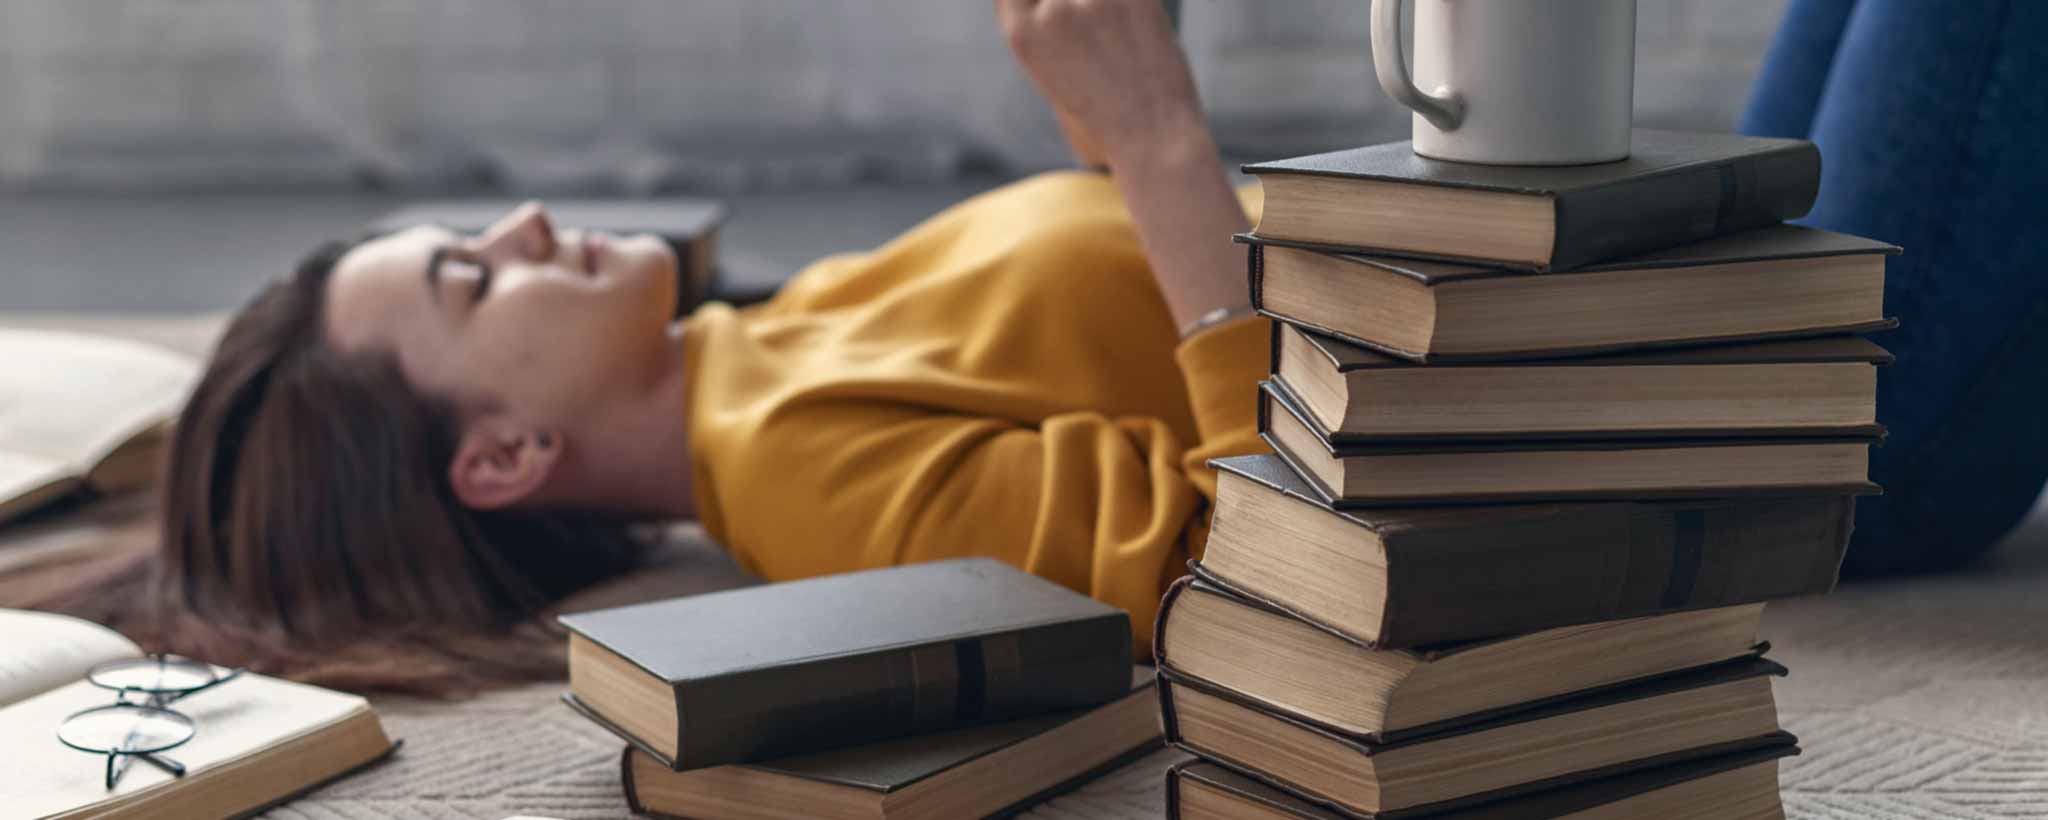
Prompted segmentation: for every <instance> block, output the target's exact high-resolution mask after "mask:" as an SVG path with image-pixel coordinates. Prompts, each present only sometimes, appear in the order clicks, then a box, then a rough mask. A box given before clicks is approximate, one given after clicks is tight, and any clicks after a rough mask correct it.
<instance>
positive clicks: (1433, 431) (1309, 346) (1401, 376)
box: [1272, 322, 1892, 444]
mask: <svg viewBox="0 0 2048 820" xmlns="http://www.w3.org/2000/svg"><path fill="white" fill-rule="evenodd" d="M1891 361H1892V357H1891V354H1890V353H1887V352H1885V349H1884V348H1882V347H1878V346H1877V345H1875V344H1873V343H1871V342H1870V341H1869V340H1867V339H1864V338H1862V337H1859V336H1827V337H1822V338H1817V339H1798V340H1792V341H1776V342H1760V343H1755V344H1740V345H1719V346H1714V347H1696V348H1686V349H1678V350H1660V351H1652V352H1639V353H1625V354H1615V355H1604V356H1586V357H1580V358H1571V359H1544V360H1538V361H1529V362H1517V363H1515V364H1512V365H1504V364H1438V365H1418V364H1415V363H1413V362H1409V361H1407V360H1404V359H1397V358H1394V357H1392V356H1386V355H1383V354H1380V353H1376V352H1373V351H1372V350H1370V349H1367V348H1364V347H1360V346H1358V345H1354V344H1351V343H1349V342H1345V341H1343V340H1341V339H1336V338H1332V337H1329V336H1324V335H1322V334H1319V333H1315V332H1313V331H1307V330H1302V329H1300V328H1297V327H1294V326H1292V325H1289V324H1287V323H1285V322H1275V323H1273V367H1272V370H1273V381H1274V382H1275V383H1277V384H1280V385H1282V386H1284V387H1285V388H1286V389H1285V390H1284V391H1282V392H1285V393H1287V394H1290V395H1292V396H1294V397H1295V398H1296V399H1297V400H1298V401H1299V402H1300V403H1301V408H1302V409H1303V410H1304V411H1307V414H1308V416H1309V417H1310V418H1311V419H1313V420H1314V421H1315V422H1316V424H1317V426H1319V427H1320V428H1321V429H1324V430H1327V431H1329V438H1330V440H1331V441H1332V442H1335V443H1339V444H1342V443H1351V442H1366V441H1382V440H1397V439H1436V440H1450V439H1536V438H1607V439H1620V438H1673V437H1699V438H1710V437H1721V436H1726V437H1778V436H1879V435H1883V433H1884V428H1883V426H1881V425H1879V424H1877V371H1878V368H1879V367H1881V366H1884V365H1887V364H1890V363H1891Z"/></svg>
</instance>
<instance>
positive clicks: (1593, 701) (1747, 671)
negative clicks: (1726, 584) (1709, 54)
mask: <svg viewBox="0 0 2048 820" xmlns="http://www.w3.org/2000/svg"><path fill="white" fill-rule="evenodd" d="M1785 674H1786V670H1785V667H1783V666H1781V665H1779V664H1777V663H1775V662H1772V661H1768V660H1763V659H1760V658H1758V659H1747V660H1737V661H1732V662H1729V663H1724V664H1716V665H1714V666H1710V667H1705V668H1702V669H1696V670H1693V671H1690V672H1687V673H1684V674H1678V675H1670V676H1666V677H1662V678H1657V679H1654V680H1650V681H1647V682H1644V683H1641V684H1638V685H1635V686H1629V687H1622V688H1616V689H1604V690H1601V691H1598V692H1592V693H1588V694H1586V695H1584V696H1582V697H1575V698H1567V699H1561V700H1556V701H1552V702H1549V703H1546V704H1544V705H1541V706H1538V707H1536V708H1531V709H1525V710H1518V711H1513V712H1510V713H1507V714H1505V715H1503V716H1501V717H1498V718H1495V719H1493V720H1489V721H1485V722H1481V723H1463V724H1458V725H1455V726H1450V727H1448V728H1445V729H1443V730H1441V731H1436V732H1431V733H1426V734H1416V735H1404V736H1403V737H1401V738H1399V739H1396V740H1391V741H1386V742H1373V741H1371V740H1369V739H1366V738H1362V737H1359V736H1356V735H1351V734H1349V733H1346V732H1343V731H1341V730H1338V729H1335V728H1332V727H1329V726H1324V725H1321V724H1318V723H1314V722H1311V721H1305V720H1301V719H1299V718H1295V717H1291V716H1288V715H1285V714H1279V713H1274V712H1268V711H1266V710H1264V709H1262V708H1261V707H1260V706H1259V705H1258V703H1257V702H1256V701H1252V700H1248V699H1246V698H1245V697H1244V696H1243V695H1241V694H1240V693H1237V692H1234V691H1231V690H1229V689H1226V688H1223V687H1220V686H1216V685H1214V684H1211V683H1208V682H1207V681H1203V680H1202V679H1200V678H1196V677H1192V676H1188V675H1181V674H1175V673H1174V672H1173V671H1172V670H1170V669H1161V670H1160V673H1159V684H1158V694H1159V711H1160V721H1161V723H1162V724H1163V725H1164V727H1165V730H1166V741H1167V742H1168V743H1170V744H1173V745H1174V746H1175V747H1177V748H1180V749H1182V750H1183V751H1186V752H1189V753H1191V754H1194V755H1197V756H1200V757H1202V758H1203V759H1205V760H1209V761H1211V762H1214V763H1217V764H1220V765H1223V766H1225V767H1227V768H1230V769H1232V770H1235V771H1237V772H1239V773H1241V774H1245V775H1248V776H1252V777H1255V778H1258V779H1261V780H1265V781H1267V782H1270V783H1273V784H1274V785H1276V786H1279V787H1281V788H1285V789H1288V790H1290V791H1296V790H1299V787H1298V786H1296V785H1295V784H1292V783H1288V782H1286V781H1285V780H1284V778H1285V777H1286V776H1287V774H1288V773H1286V772H1266V771H1262V770H1261V769H1260V768H1259V767H1258V766H1257V765H1256V763H1255V762H1251V761H1234V760H1228V759H1224V758H1222V757H1219V756H1217V755H1215V754H1212V753H1210V752H1209V751H1207V750H1205V749H1203V748H1201V747H1200V746H1199V745H1198V744H1192V743H1190V742H1189V741H1188V740H1187V739H1186V738H1185V737H1184V736H1183V735H1182V733H1181V729H1180V725H1179V716H1178V713H1177V711H1176V707H1175V701H1174V697H1175V691H1176V690H1177V689H1180V688H1185V689H1188V690H1192V691H1196V692H1200V693H1202V694H1205V695H1209V696H1211V697H1215V698H1219V699H1221V700H1223V701H1225V702H1227V703H1231V704H1235V705H1236V706H1239V707H1242V708H1244V709H1249V710H1252V711H1254V712H1258V713H1260V714H1263V715H1265V716H1267V717H1270V718H1272V719H1273V720H1277V721H1280V722H1281V723H1284V724H1286V725H1288V726H1290V727H1292V728H1294V729H1298V730H1301V731H1305V732H1307V733H1310V734H1312V735H1314V736H1315V737H1317V738H1319V739H1321V740H1323V741H1327V742H1329V743H1333V744H1335V745H1336V746H1339V747H1342V748H1344V749H1346V750H1347V751H1349V752H1352V753H1354V754H1355V755H1356V756H1357V761H1356V763H1357V764H1358V765H1363V764H1364V763H1365V759H1366V758H1370V757H1372V756H1374V755H1377V754H1381V753H1383V752H1387V751H1390V750H1393V749H1398V748H1402V747H1406V746H1413V745H1419V744H1424V743H1429V742H1432V741H1437V740H1442V739H1445V738H1451V737H1458V736H1461V735H1467V734H1475V733H1480V732H1487V731H1492V730H1495V729H1501V728H1504V727H1508V726H1513V725H1515V724H1521V723H1529V722H1533V721H1539V720H1544V719H1546V718H1553V717H1559V716H1563V715H1569V714H1573V713H1577V712H1584V711H1589V710H1594V709H1600V708H1602V707H1607V706H1613V705H1616V704H1621V703H1626V702H1629V701H1635V700H1642V699H1647V698H1655V697H1660V696H1664V695H1670V694H1674V693H1678V692H1683V691H1686V690H1691V689H1700V688H1705V687H1711V686H1718V685H1723V684H1728V683H1732V682H1734V681H1738V680H1743V679H1747V678H1754V677H1759V676H1766V675H1768V676H1777V677H1782V676H1784V675H1785ZM1797 743H1798V738H1797V737H1794V736H1793V735H1792V734H1791V733H1789V732H1785V731H1783V730H1779V731H1774V732H1771V733H1768V734H1763V735H1758V736H1756V737H1750V738H1742V739H1737V740H1729V741H1725V742H1720V743H1715V744H1712V745H1708V746H1704V747H1699V748H1693V749H1685V750H1681V751H1676V752H1669V753H1664V754H1656V755H1651V756H1649V757H1644V758H1639V759H1636V760H1629V761H1626V762H1622V763H1616V764H1612V765H1607V766H1600V767H1597V768H1592V769H1587V770H1583V771H1577V772H1571V773H1568V774H1563V775H1558V776H1555V777H1549V778H1545V779H1542V780H1536V781H1532V782H1528V783H1518V784H1515V785H1511V786H1504V787H1501V788H1496V789H1489V790H1486V791H1481V792H1475V793H1472V794H1468V795H1464V796H1461V797H1456V798H1452V799H1449V800H1441V801H1436V802H1431V803H1426V804H1421V805H1415V806H1409V807H1405V808H1399V809H1394V810H1389V811H1380V812H1375V813H1372V814H1371V815H1370V816H1371V817H1374V818H1386V819H1387V820H1391V819H1392V818H1401V817H1414V816H1426V815H1432V814H1435V813H1438V812H1445V811H1450V810H1454V809H1459V808H1465V807H1469V806H1476V805H1481V804H1485V803H1491V802H1494V801H1497V800H1501V799H1504V798H1509V797H1514V796H1516V795H1522V794H1530V793H1535V792H1540V791H1544V790H1548V789H1552V788H1557V787H1560V786H1567V785H1572V784H1577V783H1586V782H1590V781H1596V780H1600V779H1602V778H1607V777H1612V776H1615V775H1620V774H1626V773H1630V772H1637V771H1643V770H1646V769H1653V768H1657V767H1661V766H1665V765H1669V764H1673V763H1679V762H1684V761H1692V760H1699V759H1703V758H1709V757H1714V756H1718V755H1723V754H1730V753H1737V752H1745V751H1752V750H1758V749H1765V748H1772V747H1777V746H1791V745H1795V744H1797ZM1333 765H1335V766H1340V767H1341V766H1343V765H1345V764H1344V763H1342V762H1335V763H1333Z"/></svg>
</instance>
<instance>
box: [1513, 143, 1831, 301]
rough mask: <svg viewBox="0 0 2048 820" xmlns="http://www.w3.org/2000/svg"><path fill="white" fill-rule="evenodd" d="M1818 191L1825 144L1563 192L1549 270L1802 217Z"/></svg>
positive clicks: (1557, 205) (1789, 147) (1790, 147)
mask: <svg viewBox="0 0 2048 820" xmlns="http://www.w3.org/2000/svg"><path fill="white" fill-rule="evenodd" d="M1819 193H1820V149H1819V148H1817V147H1815V146H1814V145H1813V144H1812V143H1804V142H1802V143H1799V144H1798V145H1794V146H1788V147H1786V148H1784V149H1781V150H1777V151H1770V152H1766V153H1761V154H1752V155H1748V156H1743V157H1738V158H1735V159H1732V160H1729V161H1727V162H1719V163H1711V164H1703V165H1700V166H1698V167H1693V168H1686V169H1684V170H1681V171H1677V172H1673V173H1668V174H1658V175H1654V176H1648V177H1642V178H1639V179H1633V180H1629V181H1626V182H1621V183H1616V184H1614V185H1607V186H1603V187H1599V188H1590V189H1586V190H1580V191H1569V192H1566V193H1563V194H1560V195H1559V196H1558V197H1557V202H1556V207H1557V237H1556V240H1555V242H1554V243H1553V245H1552V247H1551V259H1550V269H1551V270H1570V269H1572V268H1575V267H1579V266H1582V265H1587V264H1591V263H1594V262H1600V261H1604V260H1608V259H1614V258H1617V257H1622V256H1628V255H1631V254H1637V253H1644V252H1648V251H1654V250H1661V249H1663V248H1669V247H1672V246H1675V245H1683V244H1685V243H1687V242H1697V241H1699V240H1702V239H1708V238H1711V237H1715V236H1720V235H1723V234H1730V233H1735V232H1737V231H1744V230H1749V229H1751V228H1761V227H1763V226H1765V225H1770V224H1773V223H1777V222H1782V221H1784V220H1787V219H1796V218H1798V217H1800V216H1804V215H1805V214H1806V212H1807V211H1808V210H1809V209H1811V208H1812V207H1813V200H1814V197H1815V196H1817V195H1818V194H1819Z"/></svg>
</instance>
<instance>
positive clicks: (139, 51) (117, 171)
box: [0, 0, 1784, 192]
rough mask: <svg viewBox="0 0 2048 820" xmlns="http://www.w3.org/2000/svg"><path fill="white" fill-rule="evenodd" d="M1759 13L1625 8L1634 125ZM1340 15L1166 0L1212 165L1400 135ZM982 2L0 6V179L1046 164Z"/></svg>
mask: <svg viewBox="0 0 2048 820" xmlns="http://www.w3.org/2000/svg"><path fill="white" fill-rule="evenodd" d="M1510 1H1513V2H1520V1H1521V0H1510ZM1783 3H1784V0H1641V12H1640V17H1639V21H1638V25H1637V32H1638V54H1637V94H1636V118H1637V121H1638V122H1639V123H1641V124H1645V125H1660V126H1671V127H1690V128H1702V129H1717V130H1726V129H1729V128H1732V127H1733V123H1734V120H1735V116H1736V114H1737V112H1738V111H1739V110H1740V108H1741V105H1742V102H1743V100H1744V99H1745V98H1746V97H1747V94H1748V90H1749V83H1750V80H1751V78H1752V77H1753V75H1754V72H1755V70H1756V65H1757V63H1758V61H1759V59H1760V57H1761V55H1762V53H1763V50H1764V48H1765V47H1766V46H1767V45H1768V42H1769V38H1770V34H1771V32H1772V31H1773V29H1774V28H1775V27H1776V25H1777V21H1778V18H1779V15H1780V14H1781V13H1782V8H1783ZM1365 7H1366V4H1365V2H1364V0H1313V2H1310V1H1309V0H1289V2H1285V3H1279V2H1271V0H1265V2H1261V1H1260V0H1187V3H1186V10H1185V13H1184V24H1183V40H1184V42H1185V43H1186V44H1187V46H1188V49H1189V52H1190V55H1191V59H1192V60H1193V62H1194V64H1195V68H1196V73H1197V75H1198V78H1199V80H1200V82H1201V85H1202V88H1203V93H1204V96H1205V99H1206V101H1207V104H1208V106H1209V109H1210V111H1211V114H1212V117H1213V119H1214V121H1215V124H1216V127H1217V130H1218V133H1219V135H1220V137H1221V139H1222V141H1223V142H1224V144H1225V146H1226V148H1227V149H1228V150H1229V151H1230V152H1231V153H1233V154H1235V155H1240V156H1246V157H1260V156H1271V155H1276V154H1284V153H1292V152H1298V151H1304V150H1312V149H1319V148H1326V147H1335V146H1340V145H1347V144H1359V143H1363V142H1368V141H1378V140H1383V139H1398V138H1401V137H1403V136H1405V135H1406V130H1407V120H1406V117H1405V116H1404V112H1402V111H1400V110H1398V109H1396V108H1395V106H1394V105H1393V104H1392V103H1391V102H1390V101H1389V100H1387V99H1386V98H1385V97H1384V96H1383V95H1382V94H1381V93H1380V92H1379V90H1378V88H1377V86H1376V85H1375V83H1374V81H1373V79H1372V75H1371V64H1370V59H1369V55H1368V53H1367V51H1366V45H1365V41H1366V13H1365ZM990 8H991V6H990V4H989V2H987V0H772V2H759V1H758V0H756V1H755V2H746V1H745V0H691V1H690V2H677V1H676V0H0V187H14V188H21V187H29V188H42V189H66V188H187V187H249V186H254V187H283V188H305V187H332V186H350V185H365V184H370V185H380V186H390V187H399V188H414V189H429V188H454V187H468V186H474V185H478V184H493V185H499V186H503V187H508V188H515V189H522V190H537V191H555V190H622V191H633V192H642V191H654V190H714V191H735V190H743V189H759V188H776V187H801V186H810V185H829V184H834V183H838V182H845V181H848V180H853V179H860V178H908V179H916V178H931V177H938V176H945V175H949V174H953V173H957V172H958V171H959V170H961V169H962V168H965V167H970V166H995V167H1000V168H1004V169H1009V170H1027V169H1031V168H1036V167H1043V166H1047V165H1051V164H1055V163H1057V162H1058V161H1059V160H1060V159H1061V157H1062V150H1061V148H1060V146H1059V144H1058V142H1057V137H1056V133H1055V131H1054V129H1053V127H1052V125H1051V122H1050V118H1049V117H1048V116H1047V115H1046V113H1045V111H1044V110H1043V106H1042V104H1040V103H1039V102H1038V101H1037V99H1036V96H1035V95H1034V94H1033V93H1032V91H1031V88H1030V86H1029V84H1028V82H1027V81H1026V80H1025V79H1024V78H1023V77H1022V75H1021V74H1020V73H1019V72H1018V70H1017V69H1016V68H1015V66H1014V65H1013V64H1012V63H1011V61H1010V58H1009V55H1008V54H1007V52H1006V51H1005V50H1004V48H1003V46H1002V42H1001V38H1000V36H999V35H998V34H997V32H996V29H995V25H994V22H993V19H992V13H991V11H990Z"/></svg>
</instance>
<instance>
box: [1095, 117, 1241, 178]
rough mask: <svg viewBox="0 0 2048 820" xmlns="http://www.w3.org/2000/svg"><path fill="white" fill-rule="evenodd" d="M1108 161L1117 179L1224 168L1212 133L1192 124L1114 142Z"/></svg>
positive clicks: (1201, 125) (1199, 124) (1108, 148)
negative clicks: (1193, 168)
mask: <svg viewBox="0 0 2048 820" xmlns="http://www.w3.org/2000/svg"><path fill="white" fill-rule="evenodd" d="M1107 151H1108V156H1106V157H1105V159H1107V160H1108V162H1109V167H1110V168H1112V169H1114V170H1115V172H1116V173H1117V174H1118V175H1125V176H1146V175H1151V174H1155V173H1161V172H1164V173H1167V174H1178V173H1186V172H1187V169H1188V168H1190V167H1195V168H1202V167H1205V166H1215V167H1216V168H1218V169H1221V168H1222V160H1220V159H1219V158H1218V156H1217V154H1218V152H1217V149H1216V140H1215V138H1214V137H1211V136H1210V135H1209V129H1208V128H1206V127H1204V126H1203V124H1202V123H1200V122H1193V123H1187V124H1182V125H1178V126H1173V127H1169V128H1164V129H1159V130H1156V131H1153V132H1151V133H1148V134H1146V135H1143V136H1139V137H1135V138H1131V139H1120V140H1115V141H1113V142H1111V143H1110V145H1109V146H1107Z"/></svg>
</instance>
